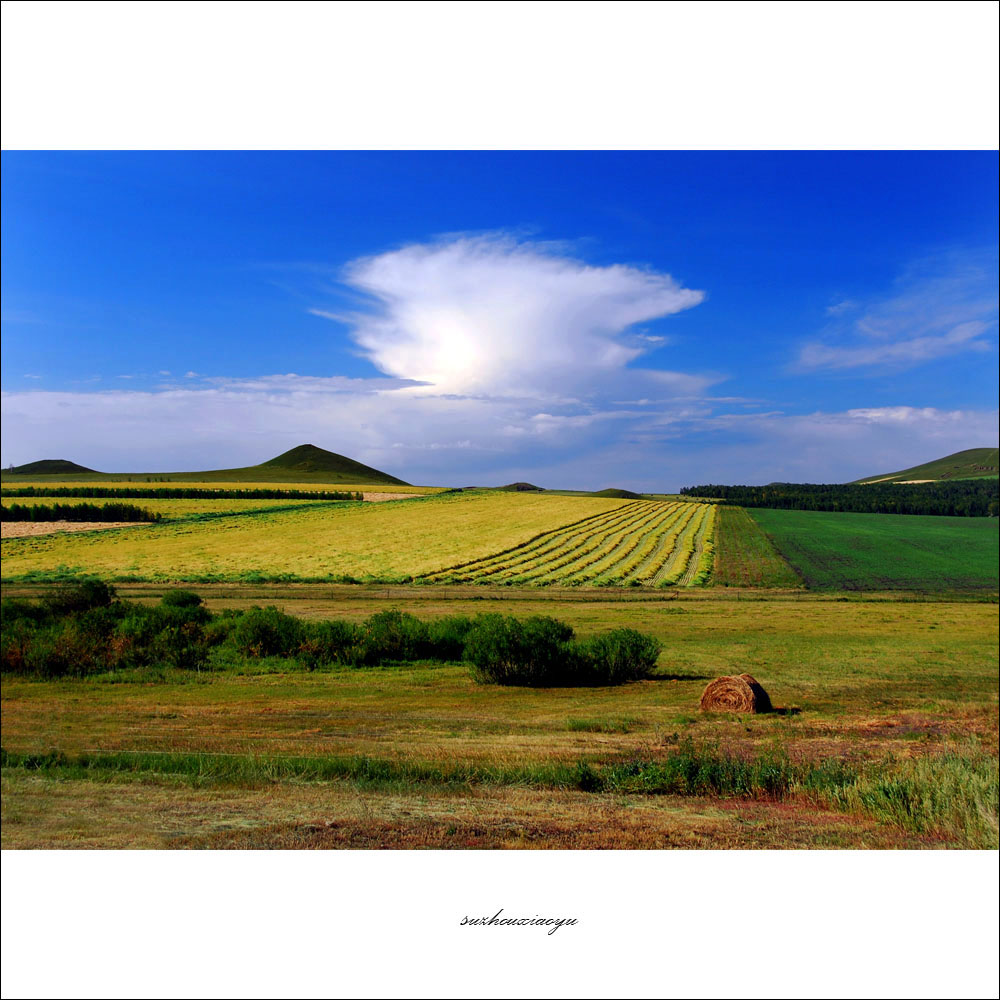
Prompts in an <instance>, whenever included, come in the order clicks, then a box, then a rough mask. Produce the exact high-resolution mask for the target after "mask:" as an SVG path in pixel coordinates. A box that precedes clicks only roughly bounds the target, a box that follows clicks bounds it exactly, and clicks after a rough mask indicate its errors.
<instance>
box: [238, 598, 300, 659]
mask: <svg viewBox="0 0 1000 1000" xmlns="http://www.w3.org/2000/svg"><path fill="white" fill-rule="evenodd" d="M302 633H303V629H302V622H300V621H299V619H298V618H295V617H293V616H292V615H286V614H284V613H283V612H281V611H279V610H278V609H277V608H275V607H267V608H250V610H249V611H244V612H243V614H242V615H240V616H239V618H237V619H236V624H235V625H234V627H233V629H232V631H231V632H230V633H229V636H228V639H227V642H229V643H230V644H231V645H232V646H233V647H234V648H235V649H236V651H237V652H238V653H241V654H242V655H243V656H253V657H262V656H288V655H290V654H292V653H294V652H295V651H296V650H297V649H298V648H299V645H300V643H301V642H302Z"/></svg>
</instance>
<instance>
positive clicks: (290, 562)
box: [4, 491, 714, 586]
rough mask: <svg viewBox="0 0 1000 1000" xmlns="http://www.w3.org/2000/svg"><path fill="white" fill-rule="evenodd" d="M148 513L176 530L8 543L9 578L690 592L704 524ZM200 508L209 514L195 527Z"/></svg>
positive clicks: (395, 507)
mask: <svg viewBox="0 0 1000 1000" xmlns="http://www.w3.org/2000/svg"><path fill="white" fill-rule="evenodd" d="M149 502H150V503H152V504H163V505H171V504H175V505H177V506H174V507H169V506H168V507H165V508H164V509H165V510H171V511H172V512H173V515H174V517H175V518H178V519H177V520H174V521H172V522H165V523H161V524H157V525H153V526H143V527H140V528H135V529H120V530H118V529H116V530H115V531H114V532H113V534H108V533H102V534H101V535H93V536H90V535H75V536H72V537H70V536H51V535H50V536H45V537H40V538H24V539H16V540H9V541H7V542H6V543H5V548H4V576H5V579H13V578H18V577H20V578H35V579H44V578H46V576H48V577H49V578H52V577H53V576H55V577H58V576H67V575H72V574H74V573H76V574H79V573H97V574H99V575H102V576H106V577H108V578H112V579H121V578H129V579H149V580H162V579H172V580H188V581H197V580H208V579H240V578H245V577H246V576H248V575H251V576H256V577H258V578H261V577H262V578H271V579H305V580H309V579H314V580H315V579H330V580H336V579H341V578H344V577H352V578H356V579H368V580H383V581H399V580H407V579H415V580H417V581H418V582H426V583H438V582H476V583H491V584H492V583H497V584H502V585H512V584H532V585H546V584H555V583H558V584H568V585H580V584H595V585H600V584H630V585H633V584H634V585H647V586H660V585H672V584H684V583H692V582H695V580H696V577H697V576H698V573H699V560H700V557H701V553H702V551H703V549H704V546H705V544H706V542H707V541H709V540H710V538H711V532H712V527H713V524H714V514H713V508H712V507H711V506H710V505H705V504H697V503H679V502H674V503H670V502H658V501H645V500H639V501H630V500H618V499H604V498H597V497H565V496H553V495H546V494H512V493H503V492H488V491H479V492H466V493H457V494H456V493H445V494H440V495H437V496H426V497H422V498H416V499H407V500H400V501H398V502H394V503H389V504H381V505H369V504H357V503H339V502H329V503H324V502H319V501H317V502H310V501H290V502H288V503H287V504H285V503H283V502H282V501H266V502H260V503H266V504H271V505H272V506H270V507H269V506H266V505H265V506H260V507H253V506H251V507H249V508H247V509H245V510H243V511H242V512H239V511H236V510H233V511H232V512H231V516H223V515H225V514H226V513H227V508H226V507H225V506H221V505H225V504H233V505H239V504H243V505H244V507H246V506H247V502H246V501H223V500H219V501H215V500H210V501H173V500H164V501H149ZM197 505H204V506H203V507H199V506H197ZM199 509H201V510H205V511H206V512H207V513H212V514H214V515H217V516H213V517H211V518H210V519H208V520H206V521H204V523H191V522H193V521H195V520H196V519H197V517H198V515H197V511H198V510H199ZM247 510H249V512H250V513H251V514H252V515H253V516H247ZM705 568H706V567H704V566H702V567H700V569H701V570H702V571H704V570H705ZM708 568H709V569H710V565H709V567H708ZM704 576H705V573H704V572H703V573H702V581H699V582H703V579H704Z"/></svg>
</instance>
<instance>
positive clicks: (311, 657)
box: [298, 621, 358, 670]
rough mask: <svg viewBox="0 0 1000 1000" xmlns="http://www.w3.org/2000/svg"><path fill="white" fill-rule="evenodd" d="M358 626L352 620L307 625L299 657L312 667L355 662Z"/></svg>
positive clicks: (300, 645)
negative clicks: (354, 652) (354, 654)
mask: <svg viewBox="0 0 1000 1000" xmlns="http://www.w3.org/2000/svg"><path fill="white" fill-rule="evenodd" d="M357 642H358V628H357V626H355V625H352V624H351V623H350V622H337V621H333V622H313V623H310V624H308V625H306V626H305V637H304V638H303V639H302V641H301V643H300V644H299V650H298V654H299V658H300V659H301V660H302V661H303V663H305V665H306V666H307V667H308V668H309V669H310V670H314V669H316V667H319V666H327V665H329V664H331V663H351V662H353V659H354V656H353V651H354V647H355V646H356V645H357Z"/></svg>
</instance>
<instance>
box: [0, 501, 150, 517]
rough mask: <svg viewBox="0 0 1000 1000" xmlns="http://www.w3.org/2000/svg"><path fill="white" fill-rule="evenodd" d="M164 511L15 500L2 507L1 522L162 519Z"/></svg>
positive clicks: (110, 504)
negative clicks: (28, 503)
mask: <svg viewBox="0 0 1000 1000" xmlns="http://www.w3.org/2000/svg"><path fill="white" fill-rule="evenodd" d="M162 517H163V515H162V514H159V513H156V514H154V513H153V512H152V511H150V510H146V508H145V507H136V506H135V505H134V504H130V503H106V504H94V503H53V504H32V505H31V506H30V507H29V506H28V505H27V504H20V503H14V504H11V505H10V506H9V507H8V506H6V505H5V506H2V507H0V521H159V520H160V519H161V518H162Z"/></svg>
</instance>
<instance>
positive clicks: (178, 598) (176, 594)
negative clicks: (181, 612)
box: [160, 589, 203, 608]
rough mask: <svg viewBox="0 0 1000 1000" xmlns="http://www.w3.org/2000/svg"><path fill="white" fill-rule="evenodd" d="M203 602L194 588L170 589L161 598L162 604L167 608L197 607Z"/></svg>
mask: <svg viewBox="0 0 1000 1000" xmlns="http://www.w3.org/2000/svg"><path fill="white" fill-rule="evenodd" d="M202 603H203V601H202V599H201V598H200V597H199V596H198V595H197V594H196V593H195V592H194V591H192V590H180V589H177V590H168V591H167V592H166V593H165V594H164V595H163V597H161V598H160V604H162V605H163V606H164V607H166V608H197V607H200V606H201V605H202Z"/></svg>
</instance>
